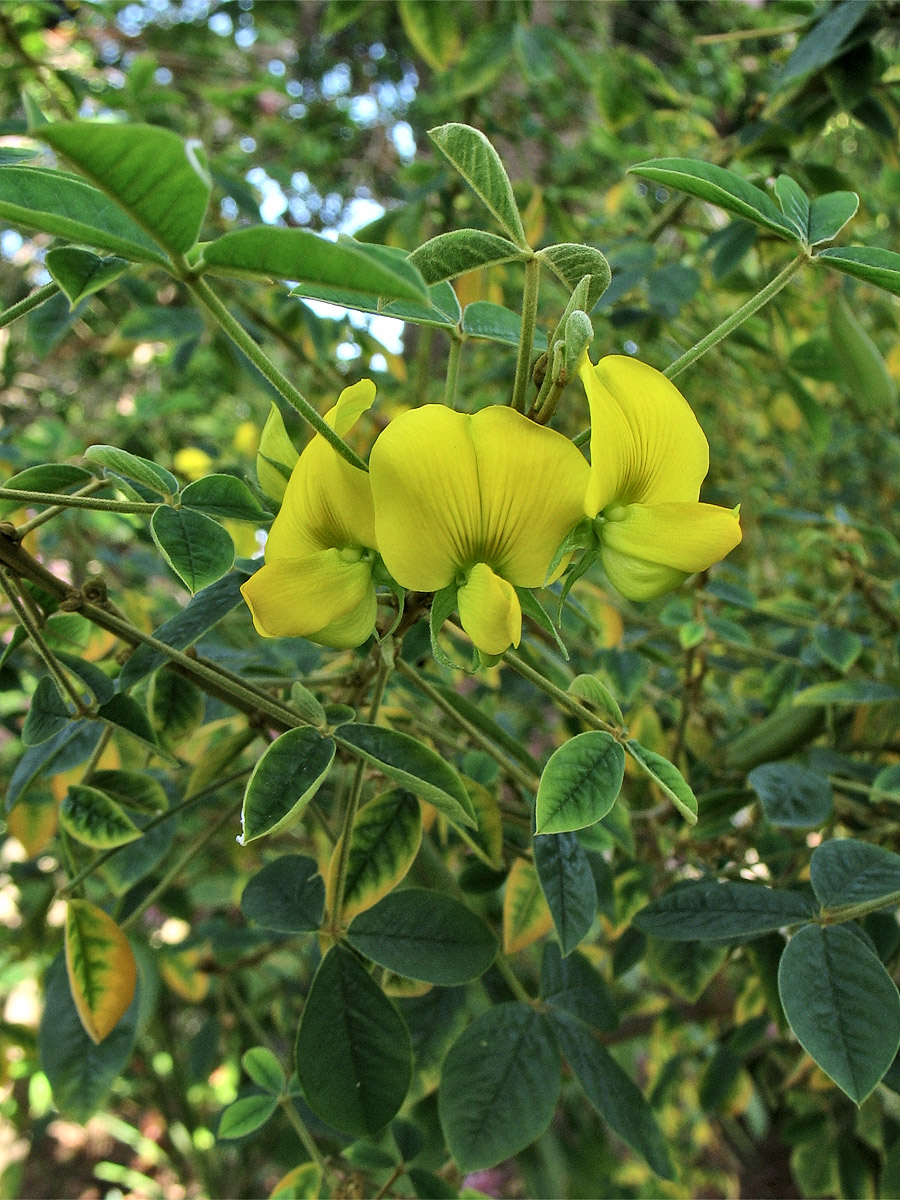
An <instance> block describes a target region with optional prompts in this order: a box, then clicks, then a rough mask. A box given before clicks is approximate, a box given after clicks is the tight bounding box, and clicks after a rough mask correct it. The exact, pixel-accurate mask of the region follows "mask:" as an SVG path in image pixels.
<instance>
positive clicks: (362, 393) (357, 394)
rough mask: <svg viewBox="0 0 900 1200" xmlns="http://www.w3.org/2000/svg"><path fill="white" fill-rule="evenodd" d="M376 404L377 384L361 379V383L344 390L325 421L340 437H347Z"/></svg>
mask: <svg viewBox="0 0 900 1200" xmlns="http://www.w3.org/2000/svg"><path fill="white" fill-rule="evenodd" d="M374 403H375V384H374V383H373V382H372V380H371V379H361V380H360V381H359V383H354V384H351V386H350V387H346V388H344V390H343V391H342V392H341V394H340V395H339V396H338V399H337V404H335V406H334V408H332V409H329V411H328V412H327V413H326V414H325V420H326V421H327V422H328V424H329V425H330V426H331V428H332V429H333V430H334V432H335V433H336V434H337V435H338V437H346V436H347V434H348V433H349V432H350V430H351V429H352V428H353V426H354V425H355V424H356V422H357V421H358V420H359V418H360V417H361V416H362V415H363V413H364V412H368V411H369V409H370V408H371V407H372V405H373V404H374Z"/></svg>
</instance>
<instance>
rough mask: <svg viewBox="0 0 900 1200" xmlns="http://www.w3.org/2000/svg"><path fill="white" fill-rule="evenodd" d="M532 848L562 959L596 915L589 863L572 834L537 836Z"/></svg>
mask: <svg viewBox="0 0 900 1200" xmlns="http://www.w3.org/2000/svg"><path fill="white" fill-rule="evenodd" d="M533 846H534V865H535V867H537V873H538V878H539V879H540V881H541V890H542V891H543V893H544V897H545V899H546V901H547V905H548V907H549V909H550V912H551V913H552V914H553V924H554V925H555V926H556V934H557V937H558V938H559V942H560V945H561V946H562V952H563V955H566V954H571V952H572V951H573V950H574V949H575V947H576V946H577V945H578V943H579V942H580V941H581V940H582V939H583V938H584V937H585V936H586V935H587V932H588V930H589V929H590V927H591V926H592V925H593V923H594V917H595V916H596V915H597V888H596V886H595V884H594V875H593V872H592V871H591V864H590V860H589V859H588V856H587V853H586V851H585V850H584V849H583V848H582V845H581V843H580V842H579V841H578V839H577V838H576V836H575V834H574V833H551V834H548V835H547V836H543V837H541V836H536V837H535V838H534V841H533Z"/></svg>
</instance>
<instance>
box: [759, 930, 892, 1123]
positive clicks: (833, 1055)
mask: <svg viewBox="0 0 900 1200" xmlns="http://www.w3.org/2000/svg"><path fill="white" fill-rule="evenodd" d="M778 989H779V992H780V994H781V1002H782V1004H783V1005H784V1011H785V1014H786V1015H787V1019H788V1021H789V1022H790V1025H791V1028H792V1029H793V1031H794V1033H795V1034H796V1035H797V1038H798V1040H799V1041H800V1043H801V1045H802V1046H803V1048H804V1049H805V1050H806V1051H807V1052H808V1053H809V1054H811V1055H812V1057H813V1058H814V1059H815V1060H816V1062H817V1063H818V1064H819V1066H820V1067H821V1068H822V1070H823V1071H825V1073H826V1074H828V1075H830V1076H831V1078H832V1079H833V1080H834V1081H835V1083H836V1084H837V1085H838V1087H839V1088H841V1089H842V1090H843V1091H844V1092H846V1093H847V1095H848V1096H849V1097H850V1099H851V1100H855V1101H856V1103H857V1104H862V1102H863V1100H865V1098H866V1097H867V1096H868V1095H869V1093H870V1092H871V1091H872V1090H873V1089H874V1087H875V1085H876V1084H877V1083H878V1081H879V1080H880V1079H881V1077H882V1075H884V1073H885V1071H886V1070H887V1069H888V1067H889V1066H890V1065H891V1062H892V1061H893V1058H894V1055H895V1054H896V1053H897V1047H898V1045H900V994H898V992H897V985H896V984H895V983H894V981H893V980H892V979H891V977H890V975H888V973H887V971H886V970H885V969H884V967H883V966H882V964H881V962H880V961H879V960H878V957H877V955H876V954H875V953H874V952H873V951H872V950H870V949H869V947H868V946H867V945H866V944H865V942H864V941H863V940H862V938H860V937H858V936H857V935H856V934H855V933H854V932H852V930H851V929H850V928H848V927H847V926H843V925H831V926H821V925H807V926H805V927H804V928H803V929H801V930H800V931H799V932H798V933H796V934H795V935H794V937H792V938H791V940H790V942H789V943H788V945H787V949H786V950H785V952H784V954H783V955H782V956H781V965H780V966H779V968H778Z"/></svg>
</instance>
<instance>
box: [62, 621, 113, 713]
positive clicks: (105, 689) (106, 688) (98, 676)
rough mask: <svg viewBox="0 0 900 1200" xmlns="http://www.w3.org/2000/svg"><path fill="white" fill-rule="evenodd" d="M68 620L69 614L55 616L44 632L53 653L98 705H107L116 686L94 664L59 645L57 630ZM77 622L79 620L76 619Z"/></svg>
mask: <svg viewBox="0 0 900 1200" xmlns="http://www.w3.org/2000/svg"><path fill="white" fill-rule="evenodd" d="M66 619H67V614H60V615H58V616H54V618H53V620H51V621H48V622H47V624H46V626H45V629H44V632H45V634H46V635H47V640H48V642H49V643H50V644H51V645H52V646H53V653H54V654H55V655H56V657H57V658H58V659H59V661H60V662H61V663H62V664H63V665H64V666H66V667H68V668H69V670H70V671H71V672H72V674H73V675H77V676H78V678H79V679H80V680H81V682H82V683H83V684H84V686H85V687H86V688H87V690H88V691H89V692H93V694H94V696H95V698H96V700H97V702H98V704H105V703H106V702H107V701H108V700H111V699H112V698H113V696H114V695H115V691H116V685H115V684H114V683H113V681H112V680H111V679H110V677H109V676H108V675H107V674H106V672H105V671H101V669H100V668H99V667H98V666H97V665H96V664H95V663H92V662H88V661H87V660H86V659H84V658H79V657H78V655H77V654H68V653H67V652H66V651H65V650H61V649H60V648H59V645H58V644H57V641H56V637H55V629H58V628H59V624H60V622H62V621H64V620H66ZM75 619H76V620H78V619H79V618H78V617H76V618H75Z"/></svg>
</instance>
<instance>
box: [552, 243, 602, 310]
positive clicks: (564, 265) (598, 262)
mask: <svg viewBox="0 0 900 1200" xmlns="http://www.w3.org/2000/svg"><path fill="white" fill-rule="evenodd" d="M538 258H539V259H540V260H541V262H542V263H546V265H547V267H548V268H549V269H550V270H551V271H552V272H553V274H554V275H555V276H556V278H557V279H558V280H559V281H560V282H561V283H563V284H564V285H565V286H566V287H567V288H568V289H569V291H570V292H571V291H574V289H575V287H576V286H577V284H579V283H580V282H581V280H582V279H583V278H584V276H585V275H590V277H591V280H590V283H589V284H588V293H587V299H586V300H585V302H584V309H585V311H586V312H590V311H591V309H592V308H593V307H594V305H595V304H596V303H597V301H598V300H599V299H600V297H601V296H602V295H603V293H604V292H605V291H606V289H607V288H608V287H609V283H610V280H611V278H612V273H611V271H610V269H609V263H608V262H607V261H606V258H605V257H604V255H602V254H601V253H600V251H599V250H595V249H594V247H593V246H582V245H580V244H579V243H577V242H560V243H559V244H558V245H555V246H546V247H545V248H544V249H543V250H539V251H538Z"/></svg>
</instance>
